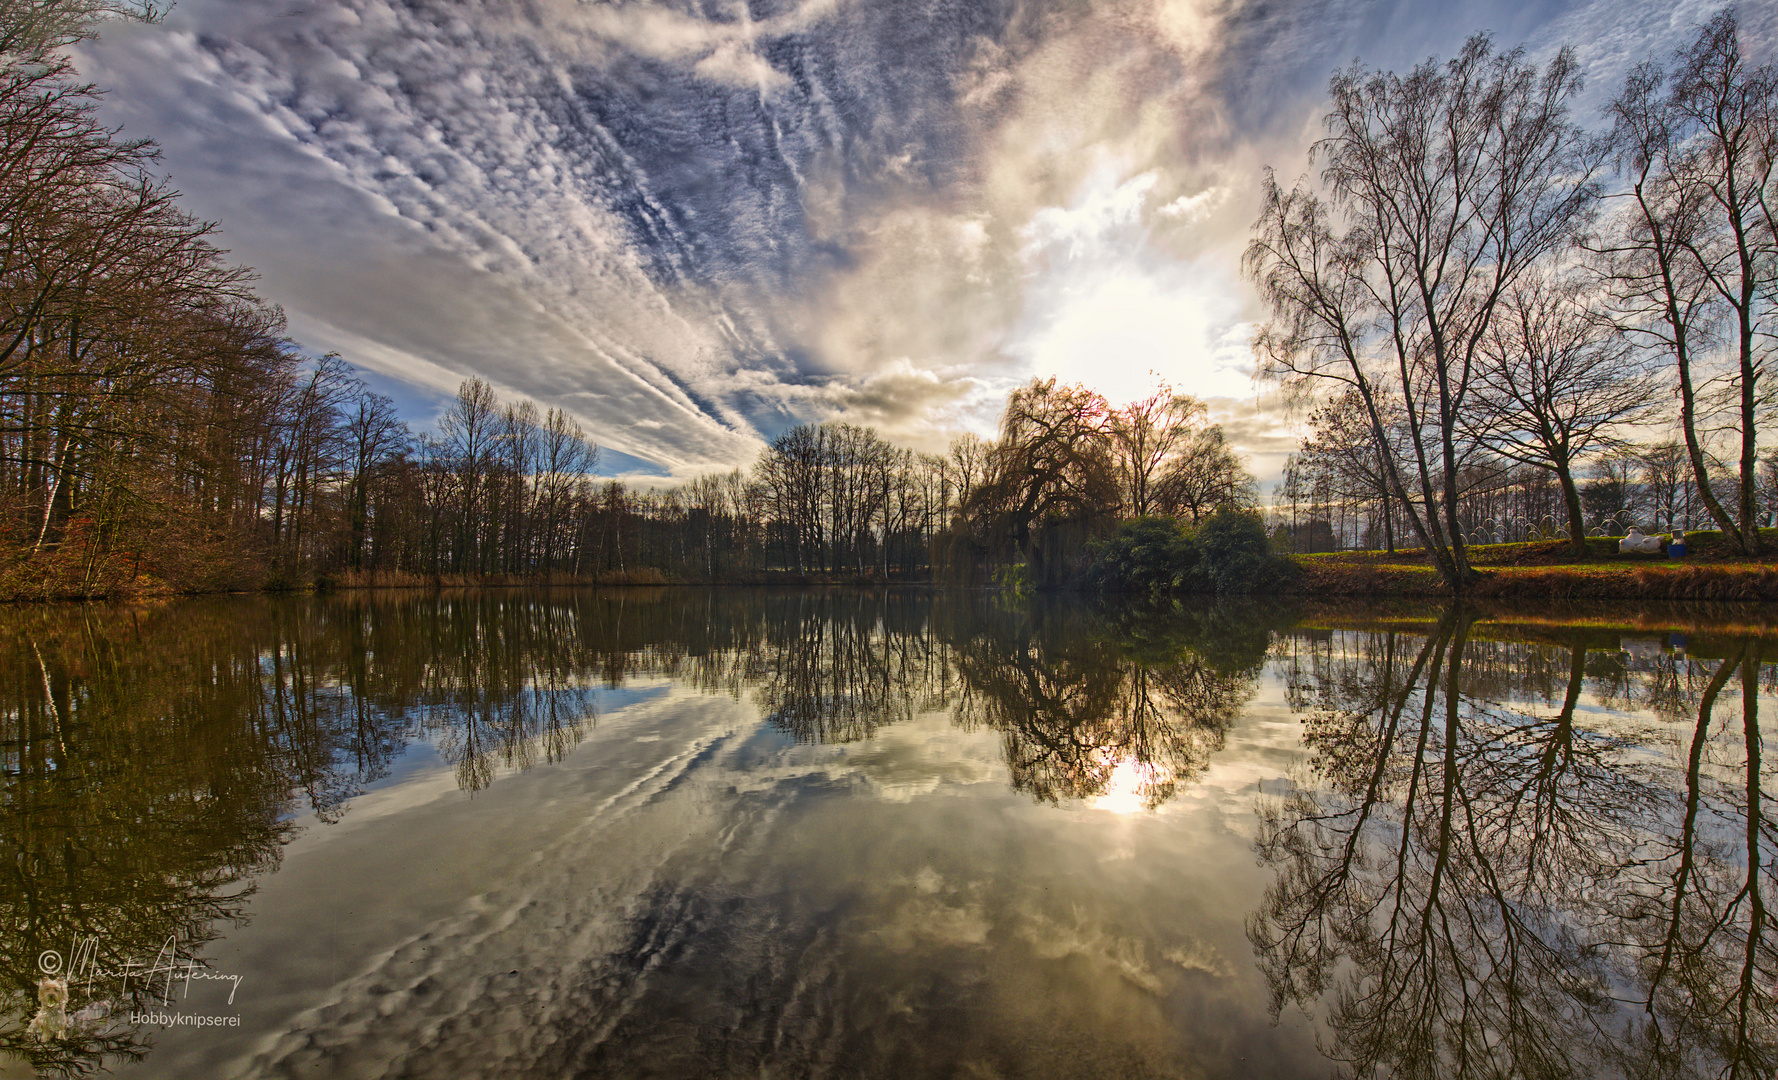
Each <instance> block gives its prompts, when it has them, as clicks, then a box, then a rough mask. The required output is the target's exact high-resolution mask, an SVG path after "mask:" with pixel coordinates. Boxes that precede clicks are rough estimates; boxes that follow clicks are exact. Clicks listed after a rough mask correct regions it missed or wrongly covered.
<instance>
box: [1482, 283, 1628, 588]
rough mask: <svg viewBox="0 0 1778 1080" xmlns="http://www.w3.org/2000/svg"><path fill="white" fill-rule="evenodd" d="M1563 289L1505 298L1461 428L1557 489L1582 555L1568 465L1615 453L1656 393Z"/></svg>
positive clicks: (1580, 519) (1572, 291) (1538, 286)
mask: <svg viewBox="0 0 1778 1080" xmlns="http://www.w3.org/2000/svg"><path fill="white" fill-rule="evenodd" d="M1588 299H1589V298H1588V297H1586V296H1584V295H1583V294H1581V292H1580V291H1579V288H1578V286H1577V285H1576V284H1575V283H1573V282H1565V281H1559V280H1554V279H1551V278H1548V277H1527V278H1526V279H1525V280H1524V281H1522V282H1520V283H1519V284H1518V285H1516V286H1514V287H1513V289H1512V290H1511V291H1510V292H1508V294H1507V295H1506V297H1505V298H1504V300H1503V302H1502V304H1501V310H1500V317H1499V318H1498V319H1497V320H1496V321H1495V322H1494V324H1493V326H1492V327H1491V328H1490V330H1489V333H1488V337H1487V339H1486V342H1485V343H1484V346H1483V357H1484V362H1483V363H1482V365H1481V367H1480V370H1479V372H1478V376H1479V377H1478V378H1477V380H1476V387H1475V400H1474V402H1473V404H1472V406H1471V407H1470V408H1469V409H1468V410H1467V411H1466V413H1465V416H1464V417H1463V423H1464V426H1465V428H1466V430H1467V434H1469V435H1470V437H1471V438H1473V439H1474V440H1475V441H1477V442H1479V443H1481V444H1483V445H1485V446H1486V447H1488V448H1489V449H1490V450H1492V451H1493V452H1494V453H1496V454H1499V455H1500V456H1501V457H1504V458H1506V459H1507V460H1509V461H1513V462H1518V463H1520V464H1524V465H1530V466H1533V467H1534V468H1538V469H1546V470H1548V471H1549V472H1552V473H1554V474H1555V476H1556V480H1557V481H1558V482H1559V483H1560V484H1561V486H1562V501H1563V505H1564V506H1565V507H1566V508H1567V510H1568V536H1569V539H1570V540H1571V541H1572V542H1573V545H1574V549H1575V551H1576V552H1577V553H1584V552H1585V551H1586V547H1587V530H1586V521H1585V516H1584V513H1583V511H1582V508H1581V498H1580V487H1579V485H1578V484H1577V483H1576V481H1575V478H1574V472H1575V465H1576V463H1577V462H1578V461H1579V460H1580V459H1582V458H1584V457H1585V456H1586V455H1587V454H1588V452H1589V451H1591V450H1593V449H1596V448H1597V449H1607V448H1615V447H1618V446H1620V445H1621V440H1620V439H1619V438H1618V437H1617V435H1616V430H1615V429H1617V428H1618V427H1619V426H1621V425H1625V424H1634V423H1637V422H1639V421H1641V420H1644V419H1647V418H1648V416H1649V414H1650V411H1651V409H1652V408H1653V406H1654V404H1655V402H1656V400H1657V399H1658V397H1659V394H1660V390H1661V387H1660V384H1659V383H1658V382H1656V381H1655V379H1654V378H1653V373H1652V372H1651V371H1650V370H1649V364H1648V362H1647V361H1646V360H1644V359H1642V358H1641V357H1639V356H1638V355H1637V354H1636V353H1635V352H1633V351H1632V350H1631V349H1629V348H1628V347H1627V343H1626V342H1625V341H1624V340H1623V338H1622V337H1621V336H1620V335H1618V334H1617V333H1616V331H1615V329H1614V328H1613V327H1611V326H1610V325H1609V324H1607V323H1604V322H1602V321H1601V320H1599V319H1597V318H1595V317H1593V316H1592V315H1591V314H1590V313H1589V311H1588V303H1587V301H1588Z"/></svg>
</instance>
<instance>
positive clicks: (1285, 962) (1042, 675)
mask: <svg viewBox="0 0 1778 1080" xmlns="http://www.w3.org/2000/svg"><path fill="white" fill-rule="evenodd" d="M1775 628H1778V612H1762V611H1760V610H1758V609H1754V610H1751V611H1711V610H1705V609H1695V608H1694V609H1676V610H1674V611H1648V610H1624V611H1616V612H1612V611H1607V612H1603V613H1602V612H1598V611H1594V612H1591V613H1588V615H1587V617H1586V618H1585V619H1563V618H1559V617H1552V616H1551V615H1550V614H1549V613H1548V612H1547V611H1539V612H1536V613H1534V614H1533V613H1523V612H1521V613H1513V612H1505V613H1503V612H1500V611H1488V612H1474V611H1439V610H1436V609H1424V610H1411V611H1390V612H1383V611H1376V610H1365V609H1350V610H1340V609H1317V610H1314V611H1308V612H1305V611H1286V610H1265V609H1256V608H1255V607H1253V606H1252V605H1242V606H1239V607H1220V608H1219V607H1213V606H1199V607H1180V608H1166V609H1155V610H1148V609H1143V610H1132V609H1129V608H1120V609H1108V610H1094V609H1091V608H1088V607H1085V606H1082V605H1079V604H1070V603H1060V602H1044V601H1036V602H1032V603H1029V604H1023V603H1021V604H1010V603H1007V602H1003V601H996V600H991V599H984V598H981V597H974V596H970V597H955V596H952V597H945V596H939V597H934V596H931V595H928V594H924V593H908V594H895V593H889V594H884V593H875V592H858V591H838V590H834V591H825V592H788V591H779V592H752V591H745V590H713V591H702V590H689V589H687V590H661V591H658V592H651V591H644V590H618V591H609V592H586V591H579V592H538V593H522V592H493V593H464V594H460V595H448V594H447V595H444V596H432V595H419V594H383V595H369V594H359V595H347V596H340V597H321V598H300V599H288V600H266V599H263V598H241V599H229V600H206V601H190V602H179V603H170V604H166V605H161V606H153V607H138V608H117V607H59V608H26V609H11V610H6V611H0V739H3V743H0V760H3V764H4V767H5V781H4V783H5V787H4V803H3V805H0V839H3V842H4V844H5V850H4V851H3V852H0V920H3V921H0V976H3V979H0V986H3V987H4V999H3V1000H0V1057H4V1058H5V1059H6V1060H7V1061H8V1062H9V1064H5V1065H0V1075H19V1076H29V1075H32V1074H33V1071H34V1070H42V1071H44V1072H48V1073H50V1074H56V1073H59V1072H71V1073H79V1072H83V1071H89V1070H92V1069H94V1068H98V1067H103V1068H107V1069H111V1070H113V1071H115V1072H116V1073H117V1074H118V1075H120V1076H125V1077H162V1076H165V1077H232V1076H248V1077H286V1076H289V1077H297V1076H301V1077H331V1076H342V1077H367V1076H394V1077H440V1078H456V1077H531V1076H552V1077H574V1076H586V1077H727V1076H735V1077H739V1076H748V1077H758V1076H770V1077H895V1078H902V1077H928V1076H930V1077H1097V1076H1103V1077H1119V1078H1134V1077H1146V1076H1168V1077H1181V1076H1183V1077H1231V1076H1232V1077H1241V1078H1252V1077H1325V1076H1328V1075H1329V1074H1330V1073H1331V1074H1348V1075H1358V1076H1368V1075H1399V1076H1411V1075H1425V1076H1440V1077H1458V1076H1478V1077H1480V1076H1487V1077H1496V1076H1499V1077H1506V1076H1525V1077H1567V1076H1573V1077H1586V1076H1613V1075H1623V1076H1637V1077H1641V1076H1655V1075H1660V1076H1676V1077H1681V1076H1699V1077H1703V1076H1725V1075H1726V1076H1744V1077H1769V1076H1772V1075H1773V1074H1774V1072H1775V1071H1778V1065H1775V1063H1778V927H1775V926H1774V918H1775V915H1774V912H1773V910H1772V908H1773V906H1778V895H1775V894H1778V872H1775V870H1774V867H1775V865H1778V831H1775V829H1774V818H1773V816H1772V815H1771V814H1770V813H1769V811H1770V810H1771V809H1772V791H1773V788H1774V787H1775V786H1778V777H1775V776H1774V770H1775V766H1774V764H1773V760H1772V759H1773V757H1774V754H1773V753H1772V752H1771V749H1770V748H1768V747H1766V746H1765V742H1766V739H1767V738H1768V737H1769V736H1771V735H1772V733H1773V730H1772V720H1771V717H1772V716H1773V715H1774V705H1775V704H1778V703H1775V702H1774V701H1773V700H1772V695H1773V692H1774V688H1775V687H1778V667H1774V666H1773V664H1774V662H1778V630H1775ZM64 988H65V989H64ZM64 993H65V994H66V1000H65V1001H64V1000H63V995H64ZM231 995H232V1000H230V999H231ZM7 1070H10V1071H7Z"/></svg>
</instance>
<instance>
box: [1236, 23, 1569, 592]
mask: <svg viewBox="0 0 1778 1080" xmlns="http://www.w3.org/2000/svg"><path fill="white" fill-rule="evenodd" d="M1579 87H1580V75H1579V71H1578V66H1577V64H1576V62H1575V59H1574V55H1573V53H1572V52H1570V51H1568V50H1563V51H1562V52H1560V53H1558V54H1557V55H1556V57H1555V58H1554V59H1552V60H1551V61H1550V62H1549V64H1547V65H1546V66H1545V67H1544V68H1543V69H1542V70H1541V71H1540V70H1539V69H1538V68H1537V67H1536V66H1535V65H1533V64H1530V63H1528V62H1527V61H1526V60H1525V59H1524V53H1523V50H1521V49H1514V50H1511V51H1508V52H1504V53H1496V52H1495V51H1494V48H1493V44H1492V41H1491V40H1490V38H1489V37H1488V36H1487V35H1485V34H1478V35H1476V36H1475V37H1472V38H1470V39H1469V41H1468V42H1467V43H1466V44H1465V45H1464V47H1463V50H1462V51H1461V52H1460V53H1459V54H1458V55H1457V56H1456V57H1455V58H1453V59H1452V60H1450V61H1449V62H1447V63H1446V64H1444V65H1442V66H1439V65H1436V64H1434V63H1431V62H1428V63H1425V64H1422V65H1420V66H1419V67H1416V68H1414V69H1413V70H1412V71H1410V72H1409V73H1408V74H1407V75H1405V76H1400V75H1395V74H1393V73H1385V72H1372V71H1368V70H1365V69H1362V68H1353V69H1350V70H1347V71H1342V72H1340V73H1338V74H1336V75H1335V76H1334V79H1333V82H1332V84H1331V85H1330V93H1331V96H1332V98H1333V107H1332V109H1331V110H1330V111H1329V112H1328V114H1327V116H1326V117H1325V120H1324V123H1325V126H1326V128H1327V132H1328V134H1327V137H1326V138H1324V139H1322V140H1321V141H1320V142H1319V143H1317V144H1316V146H1315V148H1314V150H1313V152H1312V160H1317V161H1319V162H1320V163H1321V165H1322V181H1323V186H1324V190H1325V191H1326V198H1325V200H1324V199H1323V197H1322V196H1321V195H1318V194H1316V193H1315V192H1314V191H1311V190H1309V189H1308V188H1307V187H1306V186H1305V185H1303V184H1299V185H1298V186H1297V187H1296V188H1294V189H1293V190H1291V191H1289V192H1285V191H1284V190H1283V189H1282V188H1281V187H1280V186H1279V184H1278V183H1277V181H1276V179H1275V178H1274V177H1273V176H1271V175H1270V174H1268V175H1267V177H1266V181H1265V201H1264V209H1263V211H1262V214H1261V217H1260V220H1259V221H1258V223H1257V225H1256V231H1255V235H1254V238H1253V240H1252V242H1251V243H1250V244H1249V246H1248V250H1247V254H1246V259H1245V263H1246V268H1247V271H1248V273H1249V275H1250V276H1251V277H1253V279H1254V280H1255V281H1256V282H1258V284H1259V286H1260V289H1261V292H1262V295H1263V296H1264V297H1265V299H1266V302H1267V304H1268V305H1269V306H1270V308H1271V313H1272V318H1271V321H1270V322H1269V323H1268V324H1267V325H1266V326H1265V327H1264V328H1263V329H1262V330H1261V331H1260V333H1259V334H1258V335H1256V337H1255V342H1254V347H1255V350H1256V352H1257V353H1258V355H1259V357H1260V361H1261V369H1262V371H1263V372H1264V373H1265V374H1268V375H1270V376H1271V377H1273V378H1276V379H1278V380H1280V381H1282V382H1283V383H1285V384H1286V386H1287V388H1288V389H1291V390H1295V391H1299V392H1307V391H1309V390H1310V389H1311V388H1312V387H1314V386H1315V385H1317V384H1318V383H1321V382H1323V381H1325V380H1334V381H1337V382H1340V383H1344V384H1346V385H1348V386H1351V387H1353V388H1354V389H1356V390H1357V391H1358V392H1359V394H1360V397H1361V399H1362V400H1363V401H1364V403H1365V407H1366V411H1367V412H1368V413H1369V414H1370V418H1371V423H1372V426H1373V429H1374V431H1375V433H1376V436H1377V440H1378V443H1379V444H1380V445H1384V446H1387V445H1389V442H1388V439H1387V437H1386V429H1385V426H1384V419H1383V416H1382V414H1381V412H1380V404H1379V403H1380V401H1381V399H1382V398H1384V397H1386V396H1388V397H1393V398H1394V399H1396V400H1397V401H1399V402H1400V404H1401V407H1402V409H1403V413H1404V416H1405V418H1406V431H1407V434H1408V436H1409V445H1410V449H1411V456H1410V458H1409V460H1408V461H1406V462H1391V463H1390V467H1389V470H1388V471H1389V474H1390V486H1391V487H1392V489H1393V490H1394V492H1395V494H1396V496H1397V498H1398V499H1399V500H1400V503H1401V505H1402V507H1403V508H1404V511H1405V513H1406V515H1407V517H1408V520H1409V523H1410V524H1411V525H1412V526H1413V528H1414V531H1415V532H1416V533H1417V534H1419V536H1420V539H1421V540H1422V542H1423V543H1424V544H1425V545H1426V547H1427V549H1428V552H1429V554H1430V555H1431V556H1432V558H1433V560H1434V562H1435V563H1436V565H1437V566H1438V568H1439V571H1440V573H1441V575H1442V576H1443V577H1444V579H1445V581H1446V582H1447V584H1449V586H1450V587H1451V588H1452V589H1453V590H1455V591H1457V592H1463V591H1465V590H1467V589H1468V587H1469V585H1470V583H1471V582H1472V581H1473V579H1474V578H1475V576H1476V574H1475V572H1474V571H1473V570H1472V569H1471V568H1470V566H1469V561H1468V557H1467V555H1466V554H1465V552H1464V544H1463V530H1462V528H1461V526H1460V524H1459V522H1458V517H1457V503H1458V498H1459V495H1460V494H1461V491H1460V486H1459V485H1460V465H1461V458H1462V456H1463V451H1462V447H1461V446H1460V440H1461V432H1460V428H1459V419H1460V416H1461V414H1462V411H1463V409H1464V407H1465V404H1466V399H1467V398H1468V396H1469V393H1470V390H1471V386H1472V382H1473V378H1474V375H1475V373H1476V371H1477V369H1478V367H1479V366H1480V365H1481V363H1482V349H1483V345H1484V343H1485V342H1486V341H1487V338H1488V333H1489V328H1490V326H1491V324H1492V322H1493V319H1494V316H1495V313H1496V310H1497V309H1498V306H1499V304H1500V301H1501V298H1502V297H1503V296H1505V295H1506V293H1507V291H1508V290H1509V289H1510V288H1511V287H1512V286H1513V284H1514V283H1515V282H1517V281H1518V280H1519V279H1520V278H1521V277H1523V276H1524V275H1525V274H1526V273H1527V272H1528V271H1529V270H1531V269H1532V268H1533V267H1534V266H1536V265H1537V264H1538V263H1540V262H1541V261H1544V260H1547V259H1550V258H1552V257H1555V256H1557V255H1559V254H1560V253H1561V252H1562V251H1563V250H1564V249H1565V248H1566V247H1567V246H1568V245H1569V244H1570V242H1571V240H1572V238H1573V236H1574V233H1575V231H1576V229H1577V228H1578V227H1579V226H1581V225H1582V224H1583V223H1584V222H1585V221H1586V219H1587V215H1588V211H1589V208H1590V207H1591V205H1592V203H1593V199H1594V198H1595V196H1596V185H1595V181H1594V175H1595V173H1596V171H1597V159H1598V155H1597V154H1596V153H1594V152H1593V149H1592V144H1591V142H1590V141H1589V140H1588V139H1586V138H1585V137H1584V135H1583V134H1582V133H1581V132H1580V131H1579V129H1578V128H1577V127H1576V126H1575V125H1574V124H1573V122H1572V121H1571V120H1570V119H1569V115H1568V105H1569V102H1570V101H1571V100H1572V99H1573V97H1574V95H1575V94H1576V93H1577V92H1578V90H1579ZM1410 483H1411V484H1412V485H1413V489H1412V490H1410V487H1409V485H1410Z"/></svg>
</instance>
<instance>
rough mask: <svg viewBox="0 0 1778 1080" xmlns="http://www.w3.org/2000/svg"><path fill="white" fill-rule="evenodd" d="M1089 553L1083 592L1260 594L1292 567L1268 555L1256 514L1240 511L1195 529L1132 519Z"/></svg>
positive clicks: (1221, 514) (1223, 514)
mask: <svg viewBox="0 0 1778 1080" xmlns="http://www.w3.org/2000/svg"><path fill="white" fill-rule="evenodd" d="M1088 554H1089V556H1090V558H1091V560H1092V563H1091V565H1090V566H1089V567H1088V569H1087V572H1086V575H1085V577H1084V579H1083V581H1082V584H1083V585H1084V586H1085V587H1086V588H1087V589H1089V590H1092V591H1096V592H1116V593H1139V594H1144V595H1150V596H1153V595H1158V594H1161V593H1175V592H1215V593H1224V594H1233V593H1251V592H1259V591H1262V590H1264V589H1266V588H1269V587H1270V586H1272V585H1273V584H1275V583H1276V582H1277V581H1279V580H1280V579H1281V578H1283V577H1284V576H1285V575H1288V574H1289V573H1291V572H1292V571H1293V570H1294V569H1295V567H1294V566H1293V565H1292V564H1291V562H1290V560H1288V559H1284V558H1281V557H1279V556H1278V555H1276V554H1274V553H1273V551H1272V544H1271V541H1270V540H1269V539H1268V538H1267V536H1266V527H1265V522H1264V521H1262V520H1261V519H1260V516H1259V515H1258V514H1255V513H1253V512H1251V511H1242V510H1224V511H1219V512H1218V513H1216V514H1213V515H1211V516H1210V517H1209V518H1207V519H1205V521H1204V522H1203V524H1201V525H1199V526H1198V527H1197V528H1196V529H1195V530H1194V529H1190V528H1187V527H1186V526H1183V525H1180V524H1179V523H1177V522H1175V521H1173V520H1171V519H1169V518H1159V517H1146V518H1136V519H1135V520H1133V521H1126V522H1124V523H1123V524H1121V525H1119V526H1118V527H1117V531H1116V532H1115V533H1113V534H1112V535H1111V536H1109V537H1107V538H1106V539H1105V540H1102V541H1100V542H1098V543H1096V544H1094V545H1092V546H1091V547H1090V548H1089V549H1088Z"/></svg>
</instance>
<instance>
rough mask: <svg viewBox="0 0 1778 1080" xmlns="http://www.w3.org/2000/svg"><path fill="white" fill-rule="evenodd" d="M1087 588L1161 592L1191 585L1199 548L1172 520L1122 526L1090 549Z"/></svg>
mask: <svg viewBox="0 0 1778 1080" xmlns="http://www.w3.org/2000/svg"><path fill="white" fill-rule="evenodd" d="M1088 555H1089V557H1090V558H1091V560H1092V564H1091V566H1089V567H1088V569H1087V573H1086V581H1085V584H1086V586H1087V588H1089V589H1093V590H1096V591H1100V592H1124V593H1146V594H1150V595H1152V594H1154V593H1164V592H1176V591H1180V590H1183V589H1187V588H1189V587H1190V586H1191V583H1192V579H1193V578H1194V577H1195V576H1196V573H1197V567H1198V548H1197V545H1196V544H1195V543H1194V542H1193V541H1192V536H1191V533H1190V532H1189V531H1187V530H1186V529H1184V528H1182V527H1180V526H1179V525H1178V524H1177V523H1176V522H1174V521H1173V520H1172V519H1170V518H1161V517H1144V518H1136V519H1135V520H1133V521H1126V522H1124V523H1123V524H1121V525H1119V526H1118V527H1117V531H1116V532H1115V533H1113V534H1112V535H1111V536H1109V537H1107V538H1106V539H1105V540H1102V541H1100V542H1098V543H1096V544H1093V545H1092V546H1091V547H1090V548H1089V549H1088Z"/></svg>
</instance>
